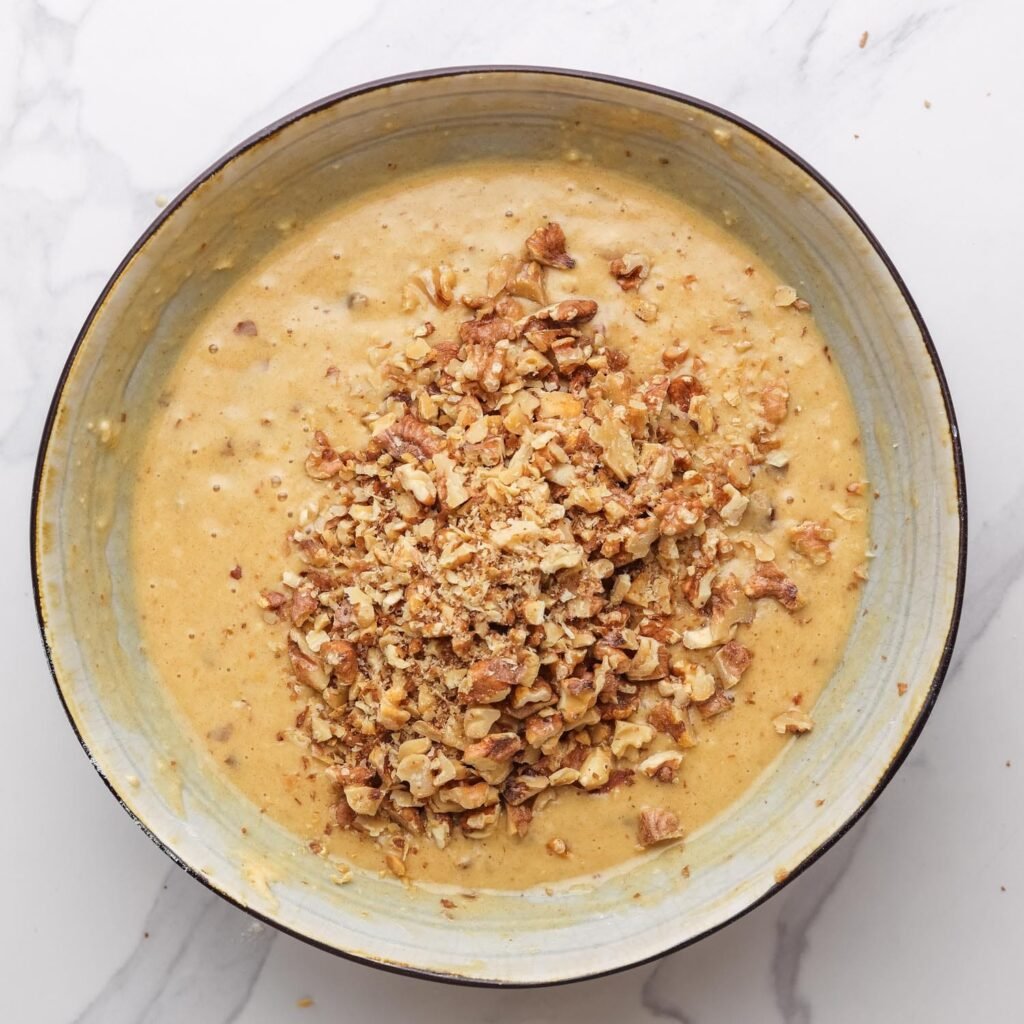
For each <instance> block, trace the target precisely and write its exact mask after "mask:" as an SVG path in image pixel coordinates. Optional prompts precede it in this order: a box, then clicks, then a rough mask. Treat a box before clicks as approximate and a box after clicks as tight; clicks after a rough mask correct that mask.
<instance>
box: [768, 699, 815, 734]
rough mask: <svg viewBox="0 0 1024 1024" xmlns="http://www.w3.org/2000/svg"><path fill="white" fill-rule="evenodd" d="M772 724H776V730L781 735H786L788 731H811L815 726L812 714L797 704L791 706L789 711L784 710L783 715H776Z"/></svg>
mask: <svg viewBox="0 0 1024 1024" xmlns="http://www.w3.org/2000/svg"><path fill="white" fill-rule="evenodd" d="M772 725H774V726H775V731H776V732H777V733H779V735H780V736H784V735H785V734H786V733H787V732H792V733H805V732H810V731H811V729H813V728H814V722H813V721H812V720H811V716H810V715H808V714H807V713H806V712H805V711H801V710H800V708H798V707H797V706H796V705H794V706H793V707H791V708H789V710H788V711H783V712H782V714H781V715H776V716H775V717H774V718H773V719H772Z"/></svg>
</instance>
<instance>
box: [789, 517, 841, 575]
mask: <svg viewBox="0 0 1024 1024" xmlns="http://www.w3.org/2000/svg"><path fill="white" fill-rule="evenodd" d="M835 539H836V531H835V530H833V529H831V528H830V527H828V526H825V525H824V524H823V523H816V522H814V521H813V520H810V519H807V520H804V522H802V523H800V524H799V525H798V526H794V527H793V528H792V529H790V531H789V543H790V545H791V546H792V548H793V550H794V551H797V552H799V553H800V554H801V555H803V556H804V558H806V559H807V560H808V561H809V562H811V563H812V564H813V565H824V564H825V563H826V562H828V561H829V559H831V557H832V547H831V545H830V541H833V540H835Z"/></svg>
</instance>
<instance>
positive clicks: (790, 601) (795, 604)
mask: <svg viewBox="0 0 1024 1024" xmlns="http://www.w3.org/2000/svg"><path fill="white" fill-rule="evenodd" d="M743 589H744V593H746V595H747V597H753V598H760V597H772V598H774V599H775V600H776V601H778V602H779V604H781V605H782V607H783V608H787V609H789V611H795V610H796V609H797V608H799V607H800V592H799V590H798V589H797V585H796V584H795V583H794V582H793V581H792V580H791V579H790V578H789V577H788V576H786V574H785V573H783V572H782V570H781V569H779V567H778V566H777V565H776V564H775V563H774V562H758V563H757V568H756V569H755V570H754V575H753V576H751V577H750V579H749V580H747V585H746V586H745V587H744V588H743Z"/></svg>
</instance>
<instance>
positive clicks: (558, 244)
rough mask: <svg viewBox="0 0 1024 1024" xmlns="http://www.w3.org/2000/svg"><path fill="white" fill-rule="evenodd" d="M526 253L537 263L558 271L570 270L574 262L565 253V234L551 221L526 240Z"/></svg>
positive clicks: (574, 264)
mask: <svg viewBox="0 0 1024 1024" xmlns="http://www.w3.org/2000/svg"><path fill="white" fill-rule="evenodd" d="M526 251H527V252H528V253H529V254H530V256H531V257H532V258H533V259H535V260H536V261H537V262H538V263H543V264H544V266H546V267H557V268H558V269H559V270H572V268H573V267H575V266H576V261H575V260H574V259H573V258H572V257H571V256H570V255H569V254H568V253H567V252H566V251H565V232H564V231H563V230H562V228H561V227H560V226H559V225H558V224H556V223H555V222H554V221H551V222H550V223H549V224H545V225H544V227H542V228H537V230H536V231H534V233H533V234H532V235H530V237H529V238H528V239H527V240H526Z"/></svg>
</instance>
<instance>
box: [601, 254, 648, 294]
mask: <svg viewBox="0 0 1024 1024" xmlns="http://www.w3.org/2000/svg"><path fill="white" fill-rule="evenodd" d="M608 270H609V272H610V273H611V275H612V277H614V278H615V280H616V281H618V282H619V287H620V288H621V289H622V290H623V291H624V292H632V291H636V290H637V288H639V287H640V285H641V284H643V282H644V281H646V280H647V277H648V275H649V274H650V272H651V261H650V260H649V259H648V258H647V257H646V256H644V255H643V254H642V253H639V252H627V253H625V254H624V255H622V256H621V257H619V259H617V260H612V261H611V263H610V264H609V265H608Z"/></svg>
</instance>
